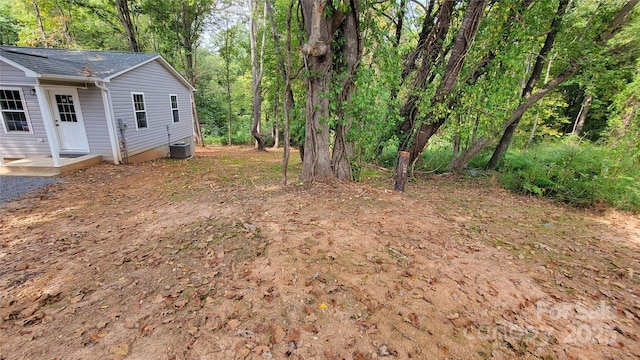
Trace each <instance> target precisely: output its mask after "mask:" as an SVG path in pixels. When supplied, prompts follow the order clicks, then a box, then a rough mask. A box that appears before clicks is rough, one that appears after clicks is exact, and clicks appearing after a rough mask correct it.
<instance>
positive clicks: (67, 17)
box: [53, 0, 75, 47]
mask: <svg viewBox="0 0 640 360" xmlns="http://www.w3.org/2000/svg"><path fill="white" fill-rule="evenodd" d="M53 6H54V7H55V8H56V10H57V11H58V14H59V15H60V18H62V26H63V34H64V38H65V40H66V42H67V46H69V47H73V46H74V45H75V40H74V38H73V36H72V35H71V31H70V30H69V24H70V22H71V12H69V14H68V15H67V14H65V12H64V10H62V7H60V4H59V3H58V1H57V0H56V1H54V2H53ZM67 6H69V4H67Z"/></svg>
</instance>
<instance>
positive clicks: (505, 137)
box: [487, 0, 569, 170]
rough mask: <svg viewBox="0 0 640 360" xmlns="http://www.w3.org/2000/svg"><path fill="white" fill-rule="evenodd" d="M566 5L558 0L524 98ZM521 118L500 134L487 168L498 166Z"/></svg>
mask: <svg viewBox="0 0 640 360" xmlns="http://www.w3.org/2000/svg"><path fill="white" fill-rule="evenodd" d="M568 5H569V0H560V2H559V3H558V10H557V11H556V14H555V16H554V18H553V20H552V21H551V26H550V30H549V32H548V33H547V37H546V38H545V40H544V45H542V48H541V49H540V52H539V53H538V56H537V57H536V62H535V65H533V71H532V72H531V75H529V79H528V80H527V83H526V85H525V86H524V89H523V90H522V98H523V99H525V100H526V99H529V98H530V97H531V92H532V91H533V88H534V86H535V85H536V83H537V82H538V80H539V79H540V75H541V74H542V70H543V69H544V62H545V61H547V57H548V55H549V53H550V52H551V50H552V49H553V44H554V43H555V41H556V36H557V35H558V32H560V24H561V23H562V17H563V16H564V14H565V12H566V11H567V6H568ZM521 118H522V116H520V118H518V119H516V120H515V121H514V122H513V123H512V124H510V125H509V126H508V127H507V128H506V130H505V131H504V133H503V134H502V138H500V142H499V143H498V146H496V148H495V150H494V151H493V155H491V159H489V163H488V164H487V169H490V170H495V169H496V168H497V167H498V162H500V160H501V159H502V157H503V156H504V153H505V152H507V149H508V148H509V145H510V144H511V139H512V138H513V134H514V133H515V131H516V128H517V127H518V124H519V123H520V119H521Z"/></svg>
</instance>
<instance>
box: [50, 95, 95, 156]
mask: <svg viewBox="0 0 640 360" xmlns="http://www.w3.org/2000/svg"><path fill="white" fill-rule="evenodd" d="M46 90H47V100H48V102H49V109H50V113H51V117H52V121H53V125H54V126H55V130H56V131H55V136H56V139H57V143H58V149H59V150H60V153H65V152H66V153H78V152H80V153H89V139H88V138H87V129H86V127H85V124H84V118H83V116H82V108H81V106H80V98H79V96H78V90H77V89H76V88H74V87H47V89H46ZM55 95H70V96H71V99H72V101H73V110H74V113H75V116H76V119H77V122H75V123H73V125H74V126H75V127H76V129H75V130H72V131H70V132H67V133H66V134H67V135H68V136H69V137H72V138H73V142H72V143H70V142H69V138H66V141H65V140H64V139H63V138H64V137H65V132H64V130H65V129H64V126H65V125H67V129H66V130H70V129H69V127H68V126H69V125H70V124H69V123H64V122H62V121H60V113H59V111H58V107H57V103H56V99H55ZM70 144H71V145H70Z"/></svg>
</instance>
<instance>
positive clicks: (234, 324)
mask: <svg viewBox="0 0 640 360" xmlns="http://www.w3.org/2000/svg"><path fill="white" fill-rule="evenodd" d="M238 325H240V321H239V320H238V319H231V320H229V322H228V323H227V326H228V327H229V329H231V330H235V329H236V328H237V327H238Z"/></svg>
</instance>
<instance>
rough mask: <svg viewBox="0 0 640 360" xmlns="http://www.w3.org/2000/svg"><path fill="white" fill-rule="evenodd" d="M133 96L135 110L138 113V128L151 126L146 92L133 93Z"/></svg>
mask: <svg viewBox="0 0 640 360" xmlns="http://www.w3.org/2000/svg"><path fill="white" fill-rule="evenodd" d="M131 96H132V98H133V112H134V113H135V115H136V128H138V129H146V128H148V127H149V124H148V123H147V107H146V106H145V105H144V94H141V93H131Z"/></svg>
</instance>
